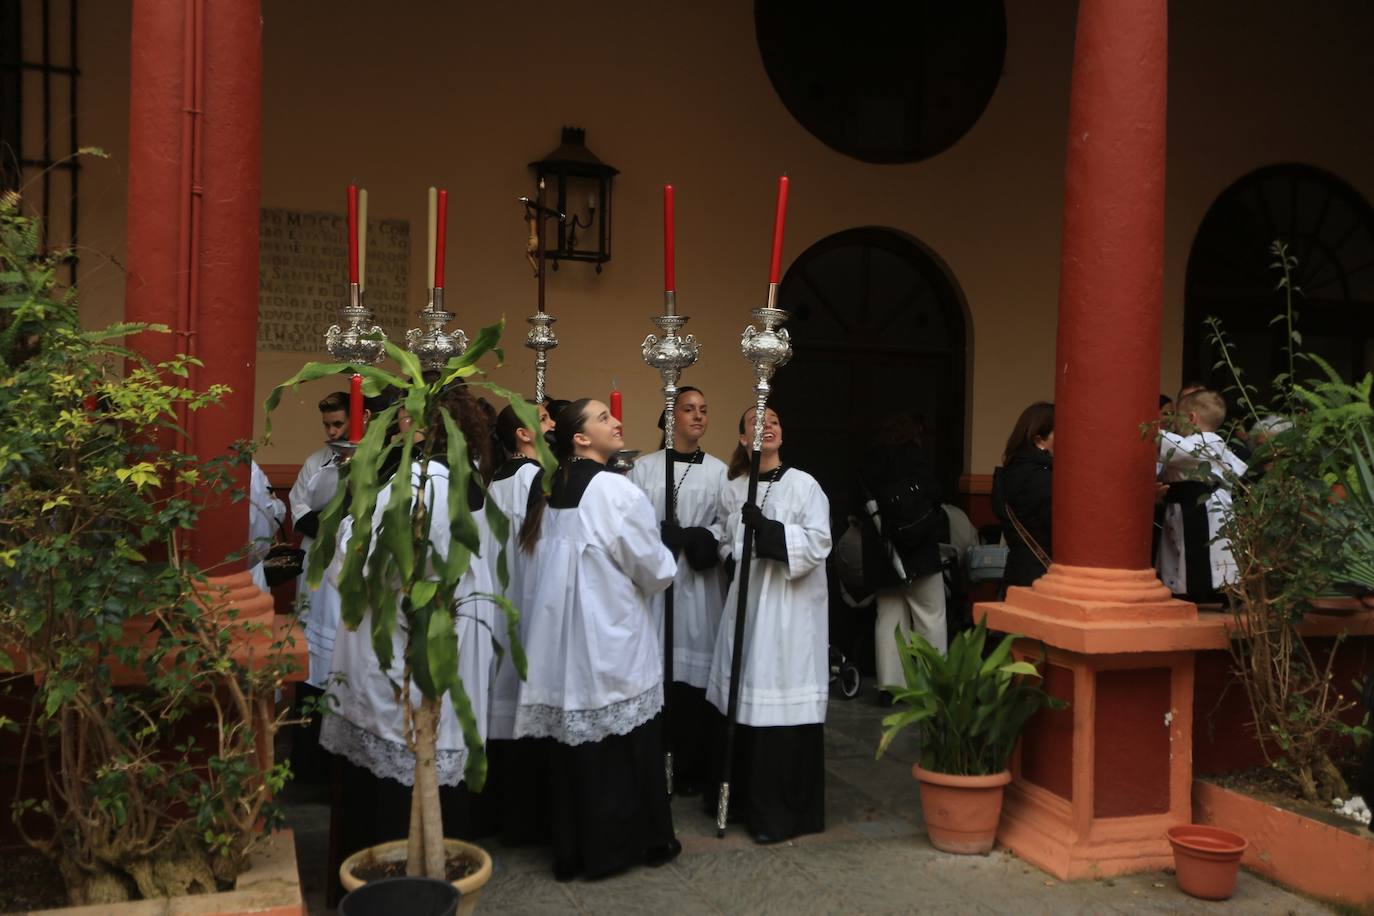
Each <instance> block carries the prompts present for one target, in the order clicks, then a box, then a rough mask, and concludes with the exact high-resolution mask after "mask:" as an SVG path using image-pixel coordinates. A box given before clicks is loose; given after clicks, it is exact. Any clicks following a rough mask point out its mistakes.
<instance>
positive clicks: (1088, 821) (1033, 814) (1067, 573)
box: [975, 565, 1217, 880]
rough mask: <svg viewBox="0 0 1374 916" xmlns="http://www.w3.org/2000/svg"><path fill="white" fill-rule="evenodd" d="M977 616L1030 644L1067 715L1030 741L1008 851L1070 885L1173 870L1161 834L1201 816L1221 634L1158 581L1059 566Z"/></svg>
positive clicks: (1051, 718) (1010, 796) (1007, 832)
mask: <svg viewBox="0 0 1374 916" xmlns="http://www.w3.org/2000/svg"><path fill="white" fill-rule="evenodd" d="M978 614H983V615H986V617H987V621H988V625H989V626H990V627H991V628H993V629H996V630H1001V631H1004V632H1008V633H1018V634H1022V635H1025V636H1027V637H1030V638H1028V639H1025V640H1022V641H1021V642H1020V643H1019V644H1018V647H1017V655H1018V657H1021V658H1024V659H1026V660H1028V661H1033V662H1036V663H1043V664H1042V671H1043V673H1044V677H1045V688H1046V690H1048V691H1049V692H1050V693H1051V694H1053V695H1055V696H1057V697H1059V698H1060V699H1063V700H1065V701H1066V702H1067V703H1068V707H1067V708H1066V709H1064V710H1062V711H1051V710H1045V711H1042V712H1041V713H1039V714H1038V715H1037V716H1036V717H1035V718H1034V719H1032V720H1031V721H1030V723H1028V724H1027V726H1026V729H1025V731H1024V732H1023V733H1022V737H1021V742H1020V744H1019V745H1018V749H1017V753H1016V754H1015V756H1014V758H1013V760H1012V767H1011V769H1012V774H1013V781H1012V784H1011V786H1009V787H1008V790H1007V796H1006V802H1005V804H1004V807H1003V813H1002V822H1001V825H1000V827H999V830H998V834H997V840H998V842H999V843H1000V844H1001V845H1003V846H1006V847H1008V848H1009V849H1011V850H1012V851H1013V852H1015V853H1016V854H1017V855H1018V856H1019V857H1021V858H1023V859H1025V860H1026V861H1028V862H1030V863H1032V864H1034V865H1036V866H1038V867H1039V868H1042V869H1044V870H1045V871H1046V872H1048V873H1050V874H1052V875H1054V876H1055V877H1057V878H1060V879H1063V880H1072V879H1077V878H1095V877H1104V876H1107V875H1116V874H1125V873H1128V872H1137V871H1153V870H1157V869H1160V868H1163V867H1166V866H1168V865H1169V864H1170V863H1171V862H1172V860H1173V857H1172V852H1171V850H1170V847H1169V844H1168V841H1167V840H1166V839H1165V837H1164V832H1165V830H1167V829H1168V828H1169V827H1171V826H1174V825H1176V824H1181V823H1187V822H1189V821H1190V820H1191V817H1192V781H1193V772H1192V739H1193V670H1194V655H1193V651H1192V650H1193V649H1194V648H1196V647H1198V646H1199V644H1200V643H1203V642H1207V643H1210V642H1213V641H1215V639H1216V630H1217V628H1216V624H1215V623H1214V622H1207V621H1199V620H1198V616H1197V608H1196V607H1195V606H1194V605H1192V604H1190V603H1188V602H1185V601H1177V600H1175V599H1174V598H1172V597H1171V596H1170V595H1169V592H1168V590H1167V589H1166V588H1165V587H1164V586H1163V585H1162V584H1160V582H1159V580H1158V579H1157V578H1156V577H1155V575H1154V573H1153V571H1152V570H1112V569H1087V568H1083V567H1072V566H1062V565H1055V566H1052V567H1051V568H1050V571H1049V572H1048V573H1047V574H1046V575H1045V576H1044V577H1043V578H1041V579H1040V580H1038V581H1037V582H1036V583H1035V585H1033V586H1032V587H1030V588H1013V589H1010V590H1009V593H1008V595H1007V600H1006V601H1005V602H999V603H990V604H980V605H978V606H977V608H976V609H975V615H978ZM1037 641H1038V644H1037Z"/></svg>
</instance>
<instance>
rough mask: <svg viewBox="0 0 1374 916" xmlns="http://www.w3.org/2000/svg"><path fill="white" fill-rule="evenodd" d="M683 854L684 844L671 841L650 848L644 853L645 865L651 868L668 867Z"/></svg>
mask: <svg viewBox="0 0 1374 916" xmlns="http://www.w3.org/2000/svg"><path fill="white" fill-rule="evenodd" d="M681 854H682V844H681V843H679V842H678V841H677V840H670V841H669V842H667V843H665V844H664V845H662V846H650V847H649V848H648V850H646V851H645V853H644V864H645V865H647V866H649V867H650V868H658V867H659V866H661V865H667V864H668V863H669V862H671V861H673V860H674V859H676V858H677V857H678V856H679V855H681Z"/></svg>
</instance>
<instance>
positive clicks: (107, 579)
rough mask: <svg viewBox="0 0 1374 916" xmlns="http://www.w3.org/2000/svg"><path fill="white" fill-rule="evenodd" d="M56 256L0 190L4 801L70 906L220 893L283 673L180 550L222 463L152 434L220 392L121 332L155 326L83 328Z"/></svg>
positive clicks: (263, 630) (232, 866)
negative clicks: (193, 381) (149, 354)
mask: <svg viewBox="0 0 1374 916" xmlns="http://www.w3.org/2000/svg"><path fill="white" fill-rule="evenodd" d="M67 257H68V253H66V252H57V253H54V254H51V255H44V254H42V253H41V234H40V231H39V226H38V224H37V222H36V221H34V220H32V219H29V218H27V217H25V216H24V215H23V214H22V212H21V210H20V200H19V197H18V195H16V194H13V193H6V194H5V195H3V197H0V648H3V650H4V651H3V653H0V670H3V671H5V672H6V676H5V678H4V687H5V689H6V691H7V692H8V693H9V694H10V696H12V697H14V698H16V699H18V700H20V701H21V702H22V705H23V708H24V710H25V711H24V713H23V716H22V721H9V720H4V721H3V722H0V724H3V725H4V726H6V727H8V728H10V729H12V730H14V731H17V732H18V739H17V746H18V751H17V759H11V760H7V761H6V762H7V763H11V764H14V765H15V768H16V769H17V770H18V771H19V772H20V774H21V775H23V774H28V775H29V776H31V780H30V781H27V782H22V781H21V783H20V789H19V790H18V791H17V793H16V794H17V796H18V797H13V802H12V813H13V817H14V821H15V824H16V827H17V828H18V830H19V832H20V834H21V835H22V836H23V838H24V839H25V840H26V841H27V842H28V843H30V844H31V845H32V846H33V847H35V848H36V849H38V850H39V851H40V852H42V853H44V854H45V855H47V856H49V857H50V858H52V859H53V860H54V861H55V862H56V863H57V864H58V865H59V866H60V869H61V872H62V876H63V880H64V884H65V886H66V892H67V897H68V899H69V900H70V902H71V903H73V904H102V905H110V904H114V903H116V902H118V901H123V900H128V899H136V898H139V897H142V898H149V897H166V896H175V895H179V894H186V893H203V892H215V891H219V890H225V889H227V888H229V887H231V886H232V884H233V882H234V880H235V878H236V877H237V876H238V874H239V873H240V872H241V871H242V870H243V869H244V868H246V867H247V861H248V858H249V855H250V853H253V852H254V850H255V848H256V849H261V848H262V840H263V839H264V837H265V835H266V833H267V831H268V830H270V829H271V828H272V827H273V826H275V825H276V824H277V823H279V821H280V814H279V812H277V811H276V809H275V808H274V807H273V805H272V796H273V794H274V793H275V792H276V791H278V790H280V788H281V786H282V784H283V782H284V781H285V779H286V778H287V775H288V773H287V770H286V767H285V766H284V765H279V764H275V763H274V762H273V760H272V752H271V749H272V737H273V734H274V733H275V731H276V729H277V728H278V727H279V726H280V725H282V724H283V722H282V721H281V719H280V718H279V717H278V716H277V715H276V714H275V712H274V711H273V705H272V698H273V694H274V692H275V691H276V690H277V689H279V688H280V687H281V686H282V684H283V682H284V681H285V680H287V679H288V676H289V674H290V667H291V660H290V651H289V650H288V648H287V647H286V646H285V645H284V644H283V641H282V639H281V638H280V637H279V636H278V635H277V634H276V633H275V632H273V631H272V630H271V628H270V625H269V626H268V627H263V626H260V625H258V624H256V623H250V622H248V621H247V620H245V619H236V616H235V615H236V612H234V611H227V612H226V610H225V605H224V603H223V601H222V600H221V599H220V598H219V597H218V596H217V595H216V594H215V593H213V592H211V591H208V590H207V583H206V582H205V579H204V577H203V576H202V574H201V572H200V571H199V570H197V569H195V568H194V567H192V566H191V565H190V564H188V563H186V562H184V561H182V560H181V559H180V556H179V554H180V552H179V549H178V543H179V542H178V537H179V533H180V532H182V531H184V530H186V529H188V528H190V527H192V526H193V525H194V524H195V522H196V517H197V511H198V510H197V505H196V503H195V502H193V501H192V500H191V499H190V498H189V496H188V494H189V491H190V490H191V489H193V488H194V489H196V490H197V491H199V492H201V493H204V492H207V491H209V490H212V489H222V488H223V486H224V483H225V478H224V476H223V475H222V474H221V473H219V472H220V470H222V464H221V463H218V462H209V463H205V464H202V463H200V462H198V461H197V459H196V458H195V456H192V455H186V454H183V453H181V452H179V451H177V450H176V449H175V448H168V447H167V445H166V442H167V439H168V438H169V437H171V436H175V435H176V434H177V432H178V429H177V422H178V416H179V415H184V414H185V413H187V412H194V411H196V410H199V409H201V408H202V407H205V406H208V405H211V404H214V403H216V402H217V401H218V400H219V399H220V398H221V397H222V396H223V395H224V394H226V393H227V392H226V391H225V390H223V389H213V390H210V391H206V392H199V391H195V390H193V389H191V388H189V387H187V386H185V385H184V384H182V383H181V380H182V379H185V378H187V376H188V373H189V370H190V367H192V366H194V365H195V364H196V363H195V361H194V360H193V359H190V358H188V357H184V356H179V357H176V358H174V359H172V360H170V361H167V362H164V363H159V364H151V363H149V362H147V361H146V360H144V359H143V358H141V357H140V356H139V354H138V353H137V352H135V351H133V350H131V349H129V348H127V347H125V346H123V345H122V344H121V343H120V341H121V340H122V339H123V338H125V337H128V336H131V335H134V334H137V333H141V332H148V333H155V332H158V331H161V332H164V333H165V332H166V329H165V328H160V329H159V328H152V327H147V326H143V325H133V324H123V325H115V326H112V327H110V328H106V329H104V330H86V329H84V328H83V327H82V326H81V322H80V320H79V316H78V314H77V308H76V297H75V293H74V291H72V290H65V291H64V290H61V289H59V288H58V285H57V283H56V280H55V277H56V275H57V272H58V269H59V268H60V266H61V265H62V263H63V262H64V260H66V259H67ZM121 365H122V370H121ZM245 579H246V577H245ZM269 620H270V616H269ZM10 708H13V707H10ZM10 785H14V783H13V782H11V783H10ZM288 848H289V847H288ZM291 871H292V872H293V873H294V865H293V866H292V868H291Z"/></svg>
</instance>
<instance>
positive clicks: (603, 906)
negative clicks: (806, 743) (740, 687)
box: [288, 692, 1329, 916]
mask: <svg viewBox="0 0 1374 916" xmlns="http://www.w3.org/2000/svg"><path fill="white" fill-rule="evenodd" d="M868 696H869V694H868V693H867V692H866V693H865V694H864V695H862V696H861V697H860V698H859V699H856V700H853V701H849V702H846V701H844V700H833V701H832V702H831V704H830V711H829V717H828V721H827V723H826V769H827V771H828V776H829V778H828V781H827V784H826V793H827V794H826V823H827V830H826V832H825V833H823V834H819V835H816V836H811V837H803V838H800V839H799V840H797V841H795V842H791V843H783V844H779V845H776V846H757V845H755V844H754V843H753V842H752V841H751V840H750V839H749V838H748V836H746V835H745V833H744V831H743V829H742V828H732V829H731V830H730V831H729V833H727V834H726V836H725V838H724V839H717V838H716V836H715V825H714V824H713V823H712V822H711V821H710V820H709V819H708V818H706V817H705V816H704V815H703V814H702V813H701V810H700V804H699V802H698V800H696V799H681V800H678V801H676V802H675V803H674V805H673V815H674V823H675V825H676V827H677V831H678V836H679V838H680V839H681V841H682V845H683V853H682V855H681V856H680V857H679V858H678V859H677V860H676V861H674V862H673V863H671V864H669V865H667V866H665V867H663V868H658V869H649V868H641V869H636V870H633V871H630V872H627V873H625V874H622V875H618V876H616V877H613V878H608V879H606V880H603V881H573V882H570V883H567V884H559V883H557V882H555V881H554V880H553V875H552V871H551V866H550V860H549V856H548V854H547V851H546V850H542V849H505V848H503V847H501V846H500V845H499V844H496V845H488V847H487V848H488V850H489V851H490V852H491V854H492V857H493V859H494V860H495V874H494V875H493V877H492V880H491V882H490V883H489V884H488V885H487V887H486V890H485V891H484V892H483V894H482V899H481V902H480V904H479V908H478V911H479V913H483V914H487V916H493V914H512V916H513V914H522V916H539V914H544V913H549V914H553V913H559V914H562V913H586V914H603V913H606V914H610V913H613V914H621V913H625V914H637V913H646V914H653V916H676V914H684V916H692V914H698V913H703V914H705V913H714V914H736V913H738V914H751V916H753V914H759V916H766V914H779V916H805V914H813V913H814V914H849V913H853V914H898V913H958V914H964V913H970V914H980V913H989V914H993V913H1014V914H1016V916H1035V914H1041V913H1043V914H1056V916H1058V914H1076V913H1084V914H1088V913H1092V914H1098V913H1215V912H1220V911H1226V912H1233V913H1244V914H1246V916H1249V914H1275V916H1281V914H1282V916H1287V914H1293V916H1297V914H1309V913H1327V912H1329V911H1328V910H1327V909H1326V908H1325V907H1323V906H1321V905H1320V904H1317V903H1314V902H1313V901H1311V900H1308V899H1307V898H1304V897H1301V896H1299V895H1297V894H1293V893H1290V892H1288V891H1285V890H1283V889H1281V888H1278V887H1275V886H1273V885H1271V884H1268V883H1266V882H1264V881H1262V880H1260V879H1258V878H1255V877H1253V876H1251V875H1248V874H1245V873H1242V874H1241V878H1240V883H1239V885H1238V886H1237V889H1236V894H1235V896H1234V897H1233V898H1232V899H1231V900H1229V901H1227V902H1226V903H1205V902H1203V901H1200V900H1194V899H1192V898H1190V897H1187V896H1185V895H1184V894H1182V893H1181V892H1180V891H1179V890H1178V888H1177V887H1176V886H1175V884H1174V879H1173V877H1172V876H1170V875H1166V874H1143V875H1133V876H1129V877H1121V878H1113V879H1106V880H1100V881H1080V882H1075V883H1072V884H1065V883H1063V882H1060V881H1056V880H1054V879H1052V878H1050V877H1048V876H1046V875H1045V874H1044V873H1043V872H1040V871H1039V870H1037V869H1035V868H1033V867H1031V866H1029V865H1027V864H1025V863H1024V862H1021V861H1020V860H1018V859H1017V858H1015V857H1014V856H1012V855H1009V854H1007V853H1004V852H997V853H994V854H993V855H991V856H987V857H979V856H972V857H969V856H950V855H945V854H943V853H940V852H937V851H936V850H935V849H933V848H932V847H931V846H930V844H929V843H928V842H927V841H926V838H925V832H924V830H923V829H922V826H921V819H920V803H919V801H918V800H917V797H916V786H915V783H914V782H913V781H912V778H911V763H912V761H913V760H914V758H915V751H916V745H915V741H914V738H913V737H911V736H909V735H908V736H904V738H902V739H899V740H898V741H897V742H895V743H894V745H893V747H892V749H891V750H890V751H889V752H888V754H887V756H885V757H884V758H883V759H882V760H874V759H873V749H874V748H875V747H876V746H877V742H878V735H879V732H880V730H881V725H880V724H879V720H880V719H881V718H882V715H883V714H884V712H885V710H883V709H881V708H879V707H878V706H876V705H875V704H874V703H873V702H871V700H869V699H867V697H868ZM298 798H300V799H301V800H300V801H298V802H295V803H293V804H291V805H290V806H289V809H288V821H289V822H290V824H291V826H293V827H294V828H295V829H296V836H297V844H298V856H299V858H300V862H301V872H302V879H303V881H304V883H305V887H306V891H307V894H308V899H309V901H310V904H311V913H312V914H326V913H332V911H330V910H326V909H324V904H323V899H324V898H323V893H322V890H321V888H322V886H323V870H324V849H325V840H326V835H327V831H328V820H329V816H328V809H327V808H326V807H325V806H324V805H323V804H321V803H318V802H315V801H311V800H308V799H307V798H306V797H305V796H304V795H303V794H301V795H298ZM397 916H400V914H397Z"/></svg>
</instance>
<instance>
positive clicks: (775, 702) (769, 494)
mask: <svg viewBox="0 0 1374 916" xmlns="http://www.w3.org/2000/svg"><path fill="white" fill-rule="evenodd" d="M764 417H765V421H764V433H763V448H762V458H761V460H760V462H759V488H758V503H757V505H755V504H754V503H750V502H747V501H746V497H747V495H748V477H749V471H748V469H749V462H750V452H749V447H750V443H751V441H752V439H753V429H754V410H753V408H750V409H749V411H748V412H746V413H745V415H744V417H743V418H741V420H740V426H739V430H740V438H739V441H740V445H739V448H738V449H736V451H735V456H734V458H733V460H732V461H731V462H730V476H731V479H730V484H729V486H728V487H727V489H726V491H725V499H724V508H725V512H726V518H727V528H726V532H727V536H726V538H725V540H723V541H722V542H721V555H722V557H730V558H731V559H734V558H737V557H739V556H740V554H741V552H742V549H743V542H744V526H745V525H746V524H747V525H750V526H752V527H753V529H754V558H753V565H752V567H751V572H750V578H749V596H748V599H749V600H748V604H747V608H748V610H747V612H746V614H747V616H746V617H745V627H744V642H743V646H742V651H743V665H742V667H741V674H740V699H739V712H738V717H737V722H738V723H739V725H738V727H737V730H736V733H735V759H734V762H733V773H732V780H731V784H730V811H731V813H732V814H737V815H739V817H740V818H741V819H742V820H743V821H744V822H745V825H746V826H747V828H748V830H749V833H750V835H751V836H752V837H753V838H754V840H755V841H756V842H759V843H775V842H778V841H780V840H785V839H788V838H789V837H794V836H797V835H799V834H804V833H819V832H820V831H822V830H824V829H825V739H824V732H823V727H824V726H823V723H824V722H825V710H826V701H827V699H828V698H829V682H830V670H829V656H828V648H827V645H828V638H829V622H828V617H827V611H828V607H829V599H828V592H827V588H826V571H825V561H826V558H827V557H828V556H829V555H830V503H829V501H828V500H827V499H826V496H825V493H824V492H822V490H821V488H820V485H819V484H818V483H817V482H816V480H815V478H814V477H812V476H811V475H810V474H807V473H806V472H805V471H801V470H798V469H796V468H793V467H788V466H787V465H785V464H783V463H782V459H781V455H780V454H779V450H780V448H781V447H782V424H781V423H780V422H779V420H778V415H777V413H776V412H774V411H773V410H772V409H771V408H768V409H767V410H766V411H765V413H764ZM738 588H739V574H738V571H737V572H736V574H735V578H734V581H733V582H732V583H731V585H730V592H729V594H728V595H727V596H726V599H725V614H724V616H723V618H722V620H721V624H720V632H719V634H718V636H717V637H716V650H715V656H714V659H713V661H712V665H711V677H710V684H709V686H708V687H707V689H706V697H707V699H708V700H710V702H711V703H712V705H714V706H715V708H716V709H717V710H718V711H719V712H720V713H721V715H722V716H723V715H724V714H725V713H726V712H727V710H728V701H729V696H730V662H731V657H732V653H733V651H734V636H735V615H736V608H737V606H738V600H739V598H738V594H737V589H738ZM719 721H720V723H721V726H722V728H723V726H724V722H723V719H721V720H719ZM716 745H717V746H716V747H715V756H716V757H717V758H718V759H717V760H716V763H717V764H720V763H723V762H724V761H723V758H722V757H721V748H720V747H719V742H716ZM705 798H706V802H707V804H706V808H707V809H708V813H710V814H711V815H714V814H715V798H714V796H713V795H712V794H711V793H707V795H706V797H705Z"/></svg>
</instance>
